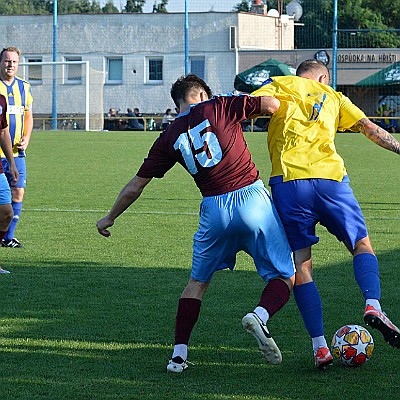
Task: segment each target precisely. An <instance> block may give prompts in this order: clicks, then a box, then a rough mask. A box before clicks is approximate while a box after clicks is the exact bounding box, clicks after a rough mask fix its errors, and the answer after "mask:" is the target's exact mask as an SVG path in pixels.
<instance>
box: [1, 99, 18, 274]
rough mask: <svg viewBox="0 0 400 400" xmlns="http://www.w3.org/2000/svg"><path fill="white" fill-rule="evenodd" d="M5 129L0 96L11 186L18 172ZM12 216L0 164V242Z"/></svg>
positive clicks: (4, 103) (3, 143)
mask: <svg viewBox="0 0 400 400" xmlns="http://www.w3.org/2000/svg"><path fill="white" fill-rule="evenodd" d="M7 128H8V124H7V101H6V98H5V97H4V96H3V95H2V94H0V148H1V150H2V151H3V153H4V155H5V157H6V158H7V160H8V164H9V170H10V175H11V177H12V182H11V184H15V183H16V182H17V181H18V170H17V167H16V165H15V162H14V155H13V149H12V146H11V139H10V133H9V131H8V129H7ZM13 215H14V214H13V210H12V207H11V190H10V186H9V184H8V181H7V178H6V176H5V174H4V172H3V167H2V165H1V164H0V240H2V239H3V238H4V236H5V234H6V231H7V229H8V227H9V225H10V222H11V220H12V217H13ZM9 273H10V271H7V270H6V269H4V268H2V267H0V274H9Z"/></svg>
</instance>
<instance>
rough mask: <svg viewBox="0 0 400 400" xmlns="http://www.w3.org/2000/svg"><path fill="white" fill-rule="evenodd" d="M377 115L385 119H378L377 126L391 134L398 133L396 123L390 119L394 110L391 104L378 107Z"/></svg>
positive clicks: (382, 104)
mask: <svg viewBox="0 0 400 400" xmlns="http://www.w3.org/2000/svg"><path fill="white" fill-rule="evenodd" d="M377 114H378V116H379V117H383V118H382V119H378V120H377V121H376V124H377V125H379V126H380V127H381V128H383V129H385V130H386V131H388V132H390V133H396V121H395V120H394V119H393V118H390V117H391V116H393V110H392V109H391V108H390V106H389V104H387V103H381V105H380V106H379V107H378V111H377Z"/></svg>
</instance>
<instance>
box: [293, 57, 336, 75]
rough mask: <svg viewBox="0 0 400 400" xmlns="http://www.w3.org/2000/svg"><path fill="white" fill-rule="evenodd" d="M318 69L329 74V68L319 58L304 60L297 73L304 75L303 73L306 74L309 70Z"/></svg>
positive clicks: (314, 70)
mask: <svg viewBox="0 0 400 400" xmlns="http://www.w3.org/2000/svg"><path fill="white" fill-rule="evenodd" d="M316 71H323V72H325V73H326V72H327V73H328V74H329V71H328V68H326V65H325V64H324V63H323V62H322V61H319V60H314V59H310V60H305V61H303V62H302V63H301V64H300V65H299V66H298V67H297V70H296V75H297V76H302V75H303V74H306V73H307V72H316Z"/></svg>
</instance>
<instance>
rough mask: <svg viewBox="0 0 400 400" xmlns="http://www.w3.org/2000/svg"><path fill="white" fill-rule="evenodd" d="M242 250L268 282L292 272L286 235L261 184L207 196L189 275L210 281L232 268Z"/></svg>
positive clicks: (199, 279)
mask: <svg viewBox="0 0 400 400" xmlns="http://www.w3.org/2000/svg"><path fill="white" fill-rule="evenodd" d="M241 250H243V251H244V252H246V253H247V254H249V255H250V256H251V257H252V258H253V260H254V263H255V265H256V268H257V271H258V273H259V275H260V276H261V277H262V278H263V279H264V281H266V282H267V281H269V280H271V279H273V278H276V277H278V276H282V277H284V278H290V277H291V276H293V274H294V268H293V259H292V254H291V251H290V247H289V244H288V241H287V238H286V234H285V231H284V229H283V226H282V224H281V221H280V220H279V216H278V214H277V211H276V209H275V207H274V204H273V203H272V200H271V198H270V196H269V193H268V190H267V189H266V188H265V187H264V184H263V183H262V181H261V180H259V181H257V182H255V183H253V184H252V185H249V186H246V187H244V188H242V189H239V190H236V191H233V192H230V193H226V194H223V195H219V196H208V197H204V198H203V201H202V203H201V205H200V222H199V228H198V230H197V232H196V234H195V235H194V244H193V260H192V274H191V277H192V278H193V279H196V280H198V281H200V282H208V281H210V279H211V277H212V275H213V274H214V272H215V271H217V270H220V269H225V268H229V269H231V270H232V269H233V268H234V266H235V262H236V254H237V253H238V252H239V251H241Z"/></svg>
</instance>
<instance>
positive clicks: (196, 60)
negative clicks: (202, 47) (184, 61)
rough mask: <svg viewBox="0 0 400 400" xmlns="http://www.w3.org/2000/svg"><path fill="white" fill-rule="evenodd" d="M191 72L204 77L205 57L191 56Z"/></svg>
mask: <svg viewBox="0 0 400 400" xmlns="http://www.w3.org/2000/svg"><path fill="white" fill-rule="evenodd" d="M189 61H190V73H191V74H195V75H197V76H198V77H199V78H201V79H204V72H205V60H204V57H189Z"/></svg>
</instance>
